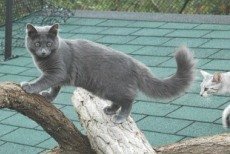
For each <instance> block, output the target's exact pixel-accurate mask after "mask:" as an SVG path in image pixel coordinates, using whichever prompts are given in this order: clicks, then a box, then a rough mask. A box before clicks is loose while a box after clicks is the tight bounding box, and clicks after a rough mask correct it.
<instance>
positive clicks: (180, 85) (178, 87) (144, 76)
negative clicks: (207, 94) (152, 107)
mask: <svg viewBox="0 0 230 154" xmlns="http://www.w3.org/2000/svg"><path fill="white" fill-rule="evenodd" d="M175 59H176V62H177V71H176V73H175V74H174V75H173V76H171V77H169V78H166V79H162V80H161V79H157V78H155V77H153V75H152V74H151V72H150V71H149V70H148V69H147V68H146V67H143V66H140V69H139V73H138V74H139V75H138V87H139V89H140V90H141V91H143V92H144V93H145V94H146V95H148V96H150V97H154V98H171V97H173V96H177V95H178V94H180V93H182V92H184V91H185V90H186V88H188V87H189V86H190V85H191V83H192V81H193V80H194V65H195V62H194V59H193V54H192V53H191V52H190V51H189V49H188V48H187V47H185V46H183V47H180V48H179V49H178V50H177V51H176V53H175Z"/></svg>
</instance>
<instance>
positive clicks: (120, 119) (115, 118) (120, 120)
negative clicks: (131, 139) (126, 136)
mask: <svg viewBox="0 0 230 154" xmlns="http://www.w3.org/2000/svg"><path fill="white" fill-rule="evenodd" d="M125 120H126V117H124V116H121V115H114V116H113V118H112V121H113V122H114V123H116V124H121V123H123V122H125Z"/></svg>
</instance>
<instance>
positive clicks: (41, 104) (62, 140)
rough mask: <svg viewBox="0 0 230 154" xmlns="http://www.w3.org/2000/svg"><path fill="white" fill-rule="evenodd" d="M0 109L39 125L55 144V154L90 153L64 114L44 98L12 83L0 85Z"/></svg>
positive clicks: (87, 144) (82, 136) (84, 140)
mask: <svg viewBox="0 0 230 154" xmlns="http://www.w3.org/2000/svg"><path fill="white" fill-rule="evenodd" d="M0 108H9V109H13V110H16V111H18V112H20V113H21V114H23V115H25V116H27V117H29V118H31V119H32V120H34V121H36V122H37V123H38V124H40V125H41V126H42V127H43V129H44V130H45V131H46V132H47V133H48V134H49V135H50V136H52V137H53V138H54V139H55V140H56V141H57V142H58V144H59V148H56V149H55V150H54V151H55V153H80V154H84V153H86V154H88V153H94V151H92V149H91V146H90V144H89V141H88V138H87V137H86V136H84V135H82V134H81V132H80V131H79V130H78V129H76V127H75V126H74V124H73V123H72V122H71V121H70V120H68V119H67V118H66V117H65V116H64V114H63V113H62V112H61V111H60V110H58V109H57V108H56V107H55V106H54V105H53V104H52V103H50V102H47V101H46V100H45V98H43V97H42V96H40V95H36V94H27V93H25V92H24V91H23V90H22V89H21V87H20V86H19V85H17V84H14V83H9V82H8V83H2V84H0Z"/></svg>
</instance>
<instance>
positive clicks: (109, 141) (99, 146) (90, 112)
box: [72, 88, 155, 154]
mask: <svg viewBox="0 0 230 154" xmlns="http://www.w3.org/2000/svg"><path fill="white" fill-rule="evenodd" d="M72 102H73V105H74V107H75V109H76V111H77V113H78V115H79V119H80V121H81V123H82V125H83V126H84V127H85V128H86V134H87V136H88V138H89V141H90V143H91V146H92V147H93V149H95V151H96V152H97V153H106V154H115V153H118V154H134V153H137V154H142V153H147V154H154V153H155V151H154V150H153V148H152V146H151V145H150V144H149V143H148V141H147V139H146V138H145V136H144V134H143V133H142V132H141V131H140V130H139V129H138V127H137V125H136V123H135V121H134V120H133V119H132V118H131V117H129V118H128V120H127V121H126V122H124V123H122V124H114V123H113V122H112V121H111V118H112V116H109V115H106V114H104V112H103V108H104V107H106V106H108V105H109V103H110V102H109V101H106V100H103V99H100V98H99V97H97V96H95V95H93V94H91V93H90V92H88V91H86V90H84V89H82V88H77V90H76V91H75V92H74V95H73V97H72Z"/></svg>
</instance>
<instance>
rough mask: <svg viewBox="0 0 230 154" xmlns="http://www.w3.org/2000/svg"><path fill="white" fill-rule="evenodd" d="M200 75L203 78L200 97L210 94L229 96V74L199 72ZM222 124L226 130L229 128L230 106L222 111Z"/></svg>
mask: <svg viewBox="0 0 230 154" xmlns="http://www.w3.org/2000/svg"><path fill="white" fill-rule="evenodd" d="M200 73H201V74H202V76H203V81H202V83H201V84H200V87H201V88H200V89H201V90H200V95H201V96H202V97H208V96H209V95H212V94H230V72H226V73H219V72H218V73H214V74H210V73H208V72H205V71H203V70H201V71H200ZM222 124H223V126H224V127H226V128H229V127H230V105H228V106H227V107H226V108H225V109H224V111H223V114H222Z"/></svg>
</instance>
